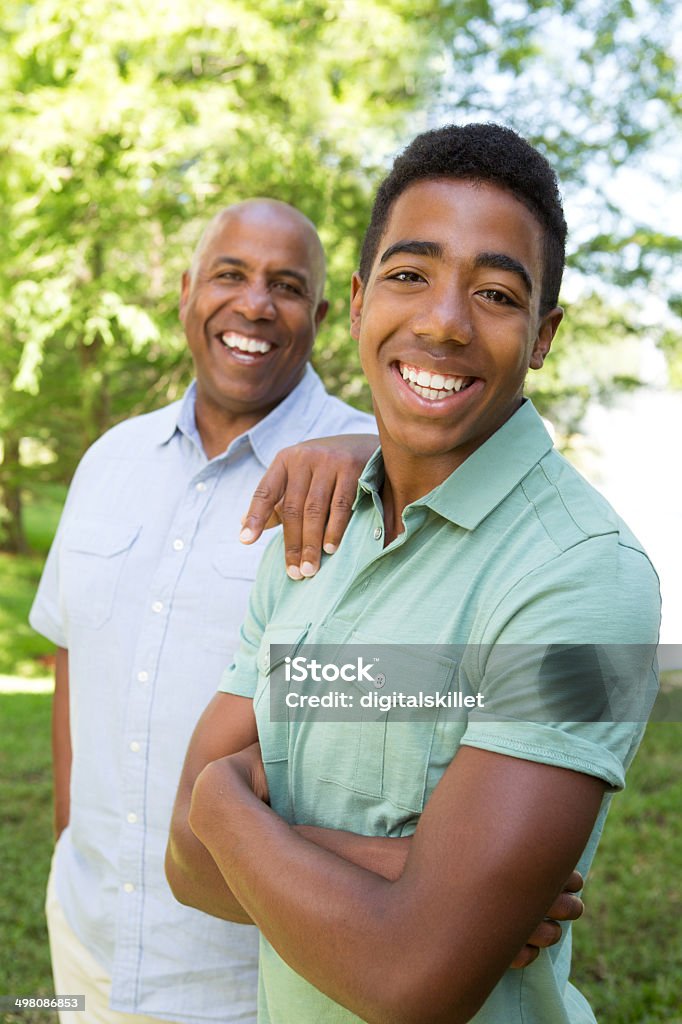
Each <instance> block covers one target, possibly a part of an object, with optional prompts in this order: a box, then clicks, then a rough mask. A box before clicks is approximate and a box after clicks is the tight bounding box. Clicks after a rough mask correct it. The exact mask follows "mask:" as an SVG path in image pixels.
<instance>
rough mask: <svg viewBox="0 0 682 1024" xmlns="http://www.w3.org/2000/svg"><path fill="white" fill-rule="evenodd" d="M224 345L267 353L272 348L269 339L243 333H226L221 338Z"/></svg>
mask: <svg viewBox="0 0 682 1024" xmlns="http://www.w3.org/2000/svg"><path fill="white" fill-rule="evenodd" d="M220 340H221V341H222V343H223V345H226V346H227V347H228V348H232V349H235V348H236V349H238V350H239V351H240V352H261V353H262V354H263V355H265V353H266V352H269V351H270V349H271V348H272V345H271V344H270V342H269V341H257V340H256V338H245V337H244V336H243V335H242V334H232V333H225V334H223V335H222V336H221V339H220Z"/></svg>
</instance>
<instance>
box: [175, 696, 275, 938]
mask: <svg viewBox="0 0 682 1024" xmlns="http://www.w3.org/2000/svg"><path fill="white" fill-rule="evenodd" d="M256 736H257V731H256V719H255V718H254V714H253V701H252V700H250V699H249V698H248V697H238V696H236V695H234V694H231V693H217V694H216V695H215V697H213V699H212V700H211V702H210V703H209V704H208V706H207V708H206V710H205V711H204V712H203V714H202V716H201V718H200V719H199V721H198V723H197V725H196V728H195V730H194V733H193V735H192V740H191V742H190V745H189V749H188V751H187V756H186V757H185V763H184V766H183V769H182V775H181V776H180V783H179V786H178V792H177V796H176V798H175V805H174V807H173V814H172V817H171V829H170V836H169V841H168V847H167V849H166V877H167V879H168V883H169V885H170V887H171V889H172V891H173V895H174V896H175V898H176V899H177V900H178V901H179V902H180V903H184V904H186V905H187V906H192V907H196V908H197V909H198V910H203V911H204V912H205V913H207V914H212V915H213V916H214V917H222V918H224V919H225V920H228V921H236V922H238V923H240V924H251V923H252V922H251V918H250V917H249V915H248V914H247V913H246V912H245V911H244V909H243V908H242V906H241V904H240V903H239V901H238V900H236V899H235V897H234V895H233V894H232V892H231V891H230V888H229V886H228V885H227V883H226V881H225V879H224V877H223V876H222V875H221V873H220V871H219V870H218V868H217V867H216V864H215V861H214V860H213V857H212V856H211V854H210V853H209V852H208V850H207V849H206V847H205V846H204V845H203V843H201V842H200V841H199V839H197V837H196V836H195V834H194V833H193V832H192V830H191V828H190V827H189V824H188V821H187V818H188V814H189V808H190V802H191V799H192V788H193V786H194V782H195V780H196V778H197V776H198V775H199V773H200V772H201V770H202V769H203V768H205V767H206V765H207V764H209V763H210V762H211V761H214V760H216V759H217V758H221V757H225V756H227V755H228V754H234V753H236V752H237V751H239V750H242V749H243V748H244V747H248V746H249V745H250V744H251V743H253V742H254V741H255V739H256Z"/></svg>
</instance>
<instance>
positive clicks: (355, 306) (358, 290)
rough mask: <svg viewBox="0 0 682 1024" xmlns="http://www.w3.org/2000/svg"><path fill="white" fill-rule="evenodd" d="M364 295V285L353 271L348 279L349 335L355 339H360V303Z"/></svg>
mask: <svg viewBox="0 0 682 1024" xmlns="http://www.w3.org/2000/svg"><path fill="white" fill-rule="evenodd" d="M364 296H365V286H364V285H363V283H362V281H361V280H360V275H359V274H358V273H357V271H356V273H354V274H353V276H352V278H351V281H350V336H351V338H354V339H355V340H356V341H359V340H360V324H361V323H362V303H363V299H364Z"/></svg>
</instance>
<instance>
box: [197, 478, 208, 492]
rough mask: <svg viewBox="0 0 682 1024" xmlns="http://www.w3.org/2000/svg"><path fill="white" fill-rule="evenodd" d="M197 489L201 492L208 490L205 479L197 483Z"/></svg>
mask: <svg viewBox="0 0 682 1024" xmlns="http://www.w3.org/2000/svg"><path fill="white" fill-rule="evenodd" d="M197 490H198V491H199V492H203V491H205V490H206V484H205V483H204V481H203V480H200V481H199V483H198V484H197Z"/></svg>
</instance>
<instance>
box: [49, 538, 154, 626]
mask: <svg viewBox="0 0 682 1024" xmlns="http://www.w3.org/2000/svg"><path fill="white" fill-rule="evenodd" d="M140 529H141V527H140V525H139V524H137V523H129V522H122V521H120V520H107V519H74V520H73V521H72V522H70V523H69V524H68V526H67V527H66V530H65V532H64V538H63V541H62V546H61V551H60V562H59V582H60V594H61V600H62V603H63V605H64V612H65V616H66V620H67V621H68V622H70V623H73V624H74V625H79V626H87V627H89V628H90V629H99V628H101V627H102V626H103V625H104V624H105V623H106V622H108V620H109V619H110V618H111V615H112V611H113V607H114V599H115V597H116V589H117V586H118V581H119V578H120V575H121V570H122V569H123V566H124V564H125V561H126V558H127V556H128V554H129V552H130V550H131V548H132V547H133V545H134V543H135V541H136V539H137V536H138V534H139V532H140Z"/></svg>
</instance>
